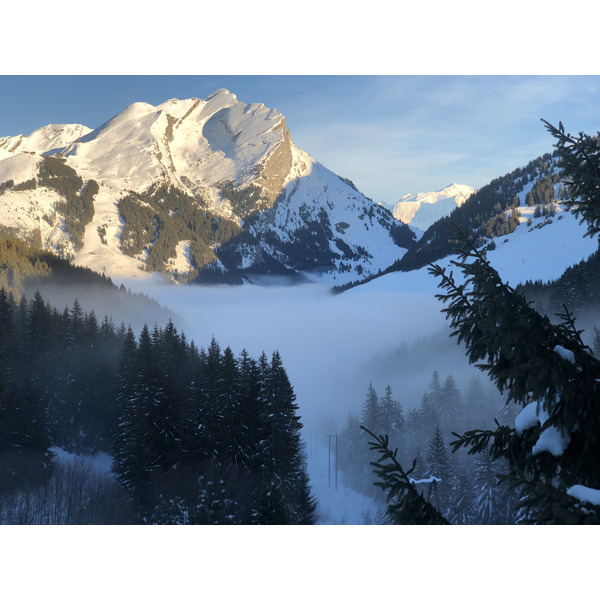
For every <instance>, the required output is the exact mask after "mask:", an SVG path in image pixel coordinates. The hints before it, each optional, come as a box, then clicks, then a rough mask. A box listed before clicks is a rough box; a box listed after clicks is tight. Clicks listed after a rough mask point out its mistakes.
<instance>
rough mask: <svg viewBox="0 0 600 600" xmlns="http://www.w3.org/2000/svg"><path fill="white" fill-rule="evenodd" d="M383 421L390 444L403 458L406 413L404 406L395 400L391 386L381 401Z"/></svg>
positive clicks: (387, 388) (386, 389)
mask: <svg viewBox="0 0 600 600" xmlns="http://www.w3.org/2000/svg"><path fill="white" fill-rule="evenodd" d="M381 421H382V424H383V425H384V427H385V430H386V431H387V432H388V435H389V436H390V444H391V445H392V446H393V447H394V448H398V451H399V453H400V455H401V456H403V455H404V451H403V445H404V444H403V434H404V413H403V411H402V405H401V404H400V403H399V402H396V401H395V400H394V399H393V397H392V388H391V387H390V386H389V385H388V386H387V387H386V388H385V396H384V398H383V400H382V401H381Z"/></svg>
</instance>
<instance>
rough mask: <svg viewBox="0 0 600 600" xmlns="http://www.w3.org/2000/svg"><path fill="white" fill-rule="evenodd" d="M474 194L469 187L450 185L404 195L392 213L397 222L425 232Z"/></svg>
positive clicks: (456, 184) (457, 184)
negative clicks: (431, 190) (432, 190)
mask: <svg viewBox="0 0 600 600" xmlns="http://www.w3.org/2000/svg"><path fill="white" fill-rule="evenodd" d="M474 192H475V189H474V188H472V187H471V186H468V185H463V184H459V183H451V184H450V185H448V186H446V187H445V188H442V189H441V190H437V191H436V192H422V193H419V194H406V195H404V196H402V198H401V199H400V201H399V202H397V203H396V204H395V205H394V206H393V208H392V213H393V215H394V217H395V218H396V219H398V220H399V221H402V222H403V223H405V224H407V225H408V224H410V226H411V227H415V228H417V229H420V230H422V231H426V230H427V229H429V227H431V225H433V223H435V222H436V221H438V220H439V219H442V218H443V217H446V216H448V215H449V214H450V213H451V212H452V211H453V210H454V209H455V208H456V207H457V206H462V205H463V204H464V203H465V201H466V200H467V199H468V198H469V196H471V195H472V194H473V193H474Z"/></svg>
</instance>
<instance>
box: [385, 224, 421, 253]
mask: <svg viewBox="0 0 600 600" xmlns="http://www.w3.org/2000/svg"><path fill="white" fill-rule="evenodd" d="M390 236H391V237H392V239H393V240H394V243H395V244H396V246H400V248H412V246H414V245H415V243H416V238H417V236H416V235H415V232H414V231H413V230H412V229H411V228H410V227H409V226H408V225H406V224H405V223H394V224H393V225H392V227H391V228H390Z"/></svg>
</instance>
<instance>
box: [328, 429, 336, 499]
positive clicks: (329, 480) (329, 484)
mask: <svg viewBox="0 0 600 600" xmlns="http://www.w3.org/2000/svg"><path fill="white" fill-rule="evenodd" d="M327 437H328V438H329V471H328V479H327V485H328V486H329V487H331V438H332V437H334V438H335V489H336V491H337V479H338V478H337V447H338V444H337V439H338V436H337V433H328V434H327Z"/></svg>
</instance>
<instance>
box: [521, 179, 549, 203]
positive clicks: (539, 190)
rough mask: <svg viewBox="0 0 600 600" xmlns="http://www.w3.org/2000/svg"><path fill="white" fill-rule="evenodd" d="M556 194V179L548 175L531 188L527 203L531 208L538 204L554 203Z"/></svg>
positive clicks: (526, 197) (526, 199)
mask: <svg viewBox="0 0 600 600" xmlns="http://www.w3.org/2000/svg"><path fill="white" fill-rule="evenodd" d="M555 198H556V194H555V193H554V177H553V176H552V175H546V177H542V178H540V179H538V180H537V181H536V182H535V183H534V184H533V187H532V188H531V191H530V192H528V193H527V195H526V196H525V202H527V204H528V205H529V206H534V205H536V204H539V205H544V204H550V203H551V202H554V199H555Z"/></svg>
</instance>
